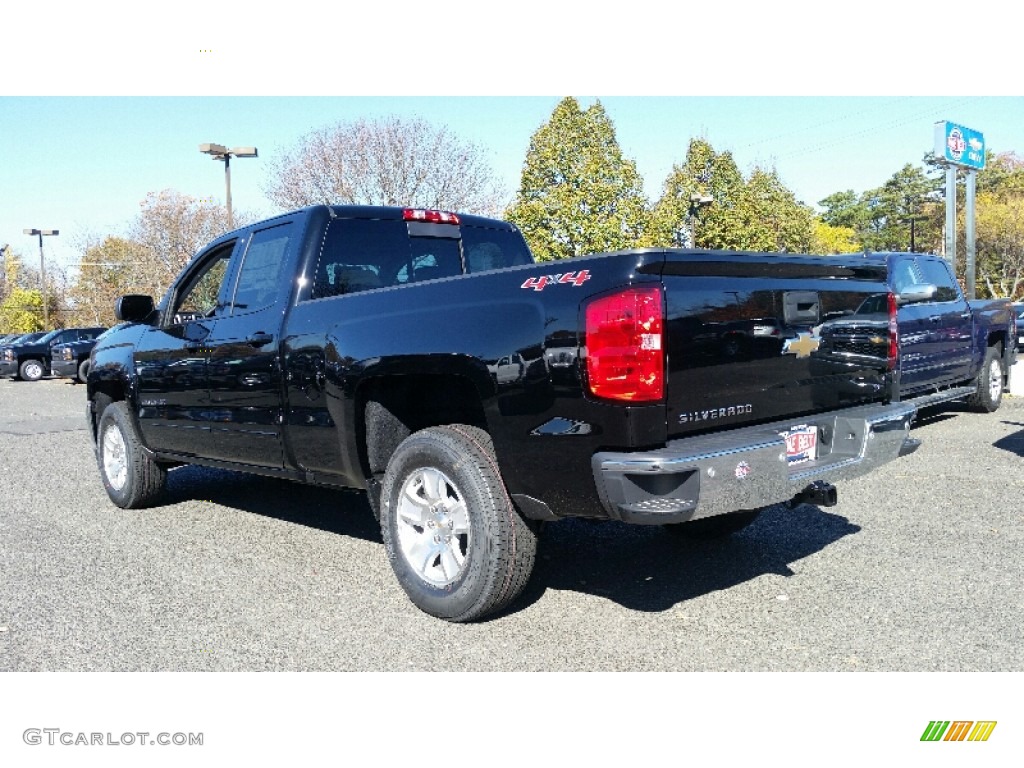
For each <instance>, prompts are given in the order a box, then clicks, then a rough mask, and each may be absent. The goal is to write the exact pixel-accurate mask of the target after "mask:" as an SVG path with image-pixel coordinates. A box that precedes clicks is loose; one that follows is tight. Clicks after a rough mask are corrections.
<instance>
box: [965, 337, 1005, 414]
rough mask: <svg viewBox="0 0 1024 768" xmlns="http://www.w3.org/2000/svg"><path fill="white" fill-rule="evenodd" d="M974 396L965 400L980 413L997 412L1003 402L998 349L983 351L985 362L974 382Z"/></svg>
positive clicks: (1001, 371) (1000, 359)
mask: <svg viewBox="0 0 1024 768" xmlns="http://www.w3.org/2000/svg"><path fill="white" fill-rule="evenodd" d="M974 383H975V387H976V389H975V391H974V394H973V395H971V396H970V397H968V398H967V405H968V406H970V407H971V408H972V409H974V410H976V411H980V412H982V413H992V412H993V411H997V410H999V406H1000V405H1001V404H1002V402H1003V360H1002V357H1001V356H1000V354H999V347H989V348H988V349H987V350H985V362H984V363H982V364H981V370H980V371H978V377H977V378H976V379H975V380H974Z"/></svg>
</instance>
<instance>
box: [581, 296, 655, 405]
mask: <svg viewBox="0 0 1024 768" xmlns="http://www.w3.org/2000/svg"><path fill="white" fill-rule="evenodd" d="M662 326H663V312H662V296H661V286H660V285H655V286H653V287H647V286H637V287H634V288H628V289H626V290H624V291H621V292H619V293H616V294H614V295H612V296H604V297H602V298H599V299H595V300H594V301H592V302H591V303H590V304H588V305H587V309H586V345H587V381H588V384H589V386H590V391H591V392H592V393H593V394H594V395H596V396H597V397H604V398H608V399H610V400H627V401H629V402H633V403H638V402H652V401H655V400H661V399H662V397H664V395H665V353H664V350H663V346H664V345H663V344H662V337H663V327H662Z"/></svg>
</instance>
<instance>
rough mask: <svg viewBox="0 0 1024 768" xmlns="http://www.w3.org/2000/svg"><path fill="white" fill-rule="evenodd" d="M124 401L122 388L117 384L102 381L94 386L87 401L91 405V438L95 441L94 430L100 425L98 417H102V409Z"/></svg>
mask: <svg viewBox="0 0 1024 768" xmlns="http://www.w3.org/2000/svg"><path fill="white" fill-rule="evenodd" d="M124 399H125V391H124V387H122V386H120V385H119V383H116V382H110V381H104V382H101V383H99V384H97V385H96V388H95V389H94V390H93V391H92V392H90V393H89V400H91V401H92V403H93V409H92V419H91V422H92V423H91V427H92V438H93V441H95V440H96V430H97V429H98V428H99V425H100V416H102V415H103V409H104V408H106V407H107V406H108V405H110V404H111V403H116V402H117V401H119V400H124Z"/></svg>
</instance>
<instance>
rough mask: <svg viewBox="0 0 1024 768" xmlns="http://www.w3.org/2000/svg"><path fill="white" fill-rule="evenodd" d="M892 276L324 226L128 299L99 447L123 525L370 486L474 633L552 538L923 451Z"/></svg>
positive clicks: (424, 599) (496, 230)
mask: <svg viewBox="0 0 1024 768" xmlns="http://www.w3.org/2000/svg"><path fill="white" fill-rule="evenodd" d="M886 277H887V276H886V270H885V268H884V267H883V266H881V265H878V264H872V263H866V262H865V260H864V259H863V258H859V257H856V258H849V259H844V258H840V257H813V256H793V255H783V254H749V253H718V252H708V251H684V250H653V249H651V250H632V251H624V252H619V253H613V254H602V255H597V256H593V257H586V258H580V259H574V260H572V261H569V262H560V263H553V264H535V263H534V262H533V259H532V258H531V256H530V253H529V251H528V249H527V247H526V244H525V242H524V240H523V237H522V235H521V234H520V232H519V231H518V230H517V229H516V228H515V227H514V226H512V225H510V224H507V223H505V222H501V221H496V220H490V219H483V218H479V217H475V216H469V215H457V214H451V213H444V212H438V211H424V210H414V209H402V208H370V207H354V206H330V207H328V206H319V207H312V208H307V209H303V210H301V211H296V212H293V213H290V214H287V215H283V216H280V217H277V218H274V219H271V220H268V221H263V222H259V223H257V224H253V225H251V226H248V227H245V228H243V229H240V230H238V231H235V232H232V233H230V234H227V235H225V236H223V237H221V238H220V239H218V240H216V241H214V242H213V243H212V244H210V246H209V247H207V248H206V249H204V250H203V251H202V252H201V253H199V254H198V255H197V256H196V257H195V259H194V260H193V261H192V262H191V263H190V264H189V265H188V267H187V268H186V269H185V270H184V272H183V273H182V274H181V275H180V276H179V277H178V279H177V280H176V281H175V282H174V284H173V285H172V287H171V288H170V289H169V291H168V293H167V295H166V296H164V298H163V300H162V301H161V302H160V303H159V305H157V306H154V302H153V300H152V299H151V298H149V297H145V296H126V297H123V298H122V299H121V300H120V302H119V306H118V315H119V319H121V320H125V321H130V322H128V324H127V325H125V326H124V327H122V328H120V329H118V330H116V331H112V332H111V333H110V334H109V335H107V336H105V337H104V338H103V339H102V340H101V341H100V342H99V343H98V344H97V346H96V348H95V349H94V350H93V353H92V360H91V367H90V371H89V375H88V418H89V425H90V429H91V432H92V435H93V437H94V440H95V444H96V456H97V461H98V465H99V470H100V474H101V476H102V479H103V484H104V486H105V487H106V490H107V493H108V494H109V496H110V498H111V499H112V501H113V502H114V503H115V504H117V505H118V506H121V507H126V508H132V507H140V506H145V505H149V504H153V503H155V502H156V500H157V499H158V498H159V495H160V493H161V491H162V489H163V487H164V483H165V478H166V473H167V470H168V468H169V467H171V466H173V465H174V464H177V463H194V464H202V465H207V466H214V467H222V468H228V469H235V470H241V471H246V472H255V473H260V474H265V475H271V476H274V477H280V478H287V479H291V480H295V481H300V482H305V483H315V484H320V485H326V486H339V487H349V488H358V489H365V490H366V491H367V492H368V494H369V498H370V502H371V507H372V508H373V509H374V511H375V513H376V514H378V516H379V520H380V525H381V531H382V535H383V539H384V542H385V546H386V549H387V553H388V557H389V559H390V562H391V565H392V567H393V569H394V572H395V574H396V576H397V578H398V580H399V582H400V583H401V585H402V587H403V588H404V589H405V591H406V593H407V594H408V595H409V597H410V598H411V600H412V601H413V602H414V603H415V604H416V605H417V606H419V607H420V608H421V609H422V610H424V611H426V612H428V613H430V614H432V615H435V616H439V617H442V618H444V619H448V620H452V621H468V620H472V619H477V618H480V617H483V616H486V615H489V614H492V613H494V612H496V611H499V610H501V609H502V608H504V607H505V606H507V605H508V604H509V603H510V602H511V601H512V600H514V599H515V597H516V596H517V595H518V594H519V593H520V592H521V590H522V589H523V587H524V585H525V584H526V581H527V579H528V578H529V575H530V572H531V570H532V567H533V562H534V557H535V552H536V536H537V530H538V525H537V524H538V523H539V522H540V521H552V520H558V519H561V518H566V517H573V516H581V517H592V518H604V519H614V520H622V521H626V522H630V523H641V524H662V525H665V526H666V527H667V529H668V530H670V531H674V532H679V533H682V534H691V535H696V536H708V535H716V534H725V533H729V532H732V531H736V530H739V529H740V528H741V527H743V526H744V525H746V524H748V523H749V522H751V521H752V520H753V519H754V517H756V515H757V514H758V511H759V510H760V509H762V508H764V507H766V506H768V505H772V504H776V503H780V502H802V501H807V502H812V503H817V504H821V505H831V504H834V503H835V502H836V489H835V487H834V486H833V485H832V483H833V482H835V481H838V480H841V479H845V478H849V477H855V476H858V475H861V474H864V473H865V472H869V471H871V470H873V469H874V468H876V467H878V466H880V465H882V464H884V463H886V462H888V461H891V460H893V459H895V458H897V457H898V456H900V455H903V454H905V453H908V452H910V451H912V450H913V449H914V448H915V447H916V445H917V442H916V441H915V440H913V439H911V438H910V437H909V430H910V424H911V421H912V419H913V417H914V415H915V408H914V406H913V405H909V404H905V403H899V402H894V400H895V399H896V397H895V393H896V390H895V386H896V382H895V371H896V370H897V368H898V356H899V347H898V343H897V332H896V311H897V310H896V300H895V298H894V297H893V296H891V294H890V293H889V289H888V286H887V284H886ZM876 295H882V296H885V297H887V298H886V301H885V302H884V303H883V304H881V305H880V306H879V311H878V312H877V316H875V317H871V318H867V319H868V320H870V321H871V322H873V323H876V325H875V326H874V327H876V328H877V333H873V334H872V335H871V336H870V338H868V339H867V340H866V342H865V345H863V347H862V348H861V349H859V350H858V353H857V354H855V355H850V354H848V353H847V351H845V350H842V349H829V348H828V346H827V345H826V344H824V343H823V337H822V335H821V334H819V333H818V332H817V330H816V329H819V328H820V327H821V326H822V323H823V321H824V319H825V318H826V317H829V316H831V317H839V316H842V315H850V314H852V313H853V312H854V311H856V310H857V308H858V307H862V305H863V304H864V302H865V300H866V299H867V298H869V297H871V296H876ZM765 318H776V319H777V324H778V325H779V326H780V327H779V328H776V327H774V325H773V324H772V323H771V322H768V321H767V320H766V319H765ZM780 328H784V330H780ZM737 329H749V333H748V334H747V335H746V336H744V339H743V342H742V343H737V339H736V332H737Z"/></svg>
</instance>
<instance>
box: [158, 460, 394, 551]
mask: <svg viewBox="0 0 1024 768" xmlns="http://www.w3.org/2000/svg"><path fill="white" fill-rule="evenodd" d="M188 501H210V502H212V503H214V504H220V505H221V506H224V507H230V508H231V509H237V510H239V511H240V512H249V513H253V514H257V515H263V516H264V517H272V518H274V519H276V520H283V521H285V522H289V523H295V524H297V525H305V526H307V527H310V528H316V529H319V530H321V531H326V532H327V533H336V534H339V535H342V536H352V537H354V538H357V539H364V540H366V541H375V542H377V543H382V539H381V536H380V527H379V526H378V525H377V521H376V520H375V519H374V517H373V513H372V512H370V505H369V503H368V502H367V500H366V494H364V493H362V492H360V491H346V490H342V489H333V488H322V487H317V486H312V485H303V484H302V483H293V482H291V481H289V480H278V479H276V478H273V477H263V476H261V475H249V474H244V473H241V472H230V471H228V470H220V469H210V468H209V467H200V466H196V465H189V466H184V467H177V468H175V469H172V470H171V471H170V472H168V473H167V491H166V492H165V494H164V498H163V499H162V500H161V504H177V503H182V502H188Z"/></svg>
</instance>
